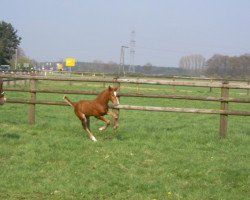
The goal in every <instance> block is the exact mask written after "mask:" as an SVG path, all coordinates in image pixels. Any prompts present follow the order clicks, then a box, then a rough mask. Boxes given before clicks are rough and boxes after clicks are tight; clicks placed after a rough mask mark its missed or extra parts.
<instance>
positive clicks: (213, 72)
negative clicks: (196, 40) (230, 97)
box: [179, 54, 250, 78]
mask: <svg viewBox="0 0 250 200" xmlns="http://www.w3.org/2000/svg"><path fill="white" fill-rule="evenodd" d="M179 67H180V68H182V69H183V70H185V71H186V73H187V74H188V73H189V74H193V75H201V74H202V75H206V76H218V77H224V78H225V77H235V78H249V77H250V54H244V55H241V56H232V57H231V56H227V55H220V54H216V55H214V56H212V57H211V58H209V59H208V60H206V59H205V58H204V57H203V56H202V55H189V56H183V57H182V58H181V59H180V62H179Z"/></svg>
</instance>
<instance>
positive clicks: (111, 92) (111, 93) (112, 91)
mask: <svg viewBox="0 0 250 200" xmlns="http://www.w3.org/2000/svg"><path fill="white" fill-rule="evenodd" d="M108 92H109V100H110V101H112V103H113V104H114V105H118V104H119V100H118V98H117V88H113V87H111V86H109V87H108Z"/></svg>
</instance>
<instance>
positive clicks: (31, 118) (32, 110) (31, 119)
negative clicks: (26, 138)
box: [28, 79, 36, 125]
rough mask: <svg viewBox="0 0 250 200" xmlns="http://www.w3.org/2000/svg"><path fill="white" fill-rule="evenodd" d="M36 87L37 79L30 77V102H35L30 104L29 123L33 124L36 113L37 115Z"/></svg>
mask: <svg viewBox="0 0 250 200" xmlns="http://www.w3.org/2000/svg"><path fill="white" fill-rule="evenodd" d="M35 89H36V80H35V79H30V102H33V103H32V104H30V106H29V119H28V120H29V124H30V125H33V124H35V115H36V110H35V106H36V104H35V103H34V101H35V100H36V92H34V90H35Z"/></svg>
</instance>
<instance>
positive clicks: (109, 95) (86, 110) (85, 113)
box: [64, 86, 119, 142]
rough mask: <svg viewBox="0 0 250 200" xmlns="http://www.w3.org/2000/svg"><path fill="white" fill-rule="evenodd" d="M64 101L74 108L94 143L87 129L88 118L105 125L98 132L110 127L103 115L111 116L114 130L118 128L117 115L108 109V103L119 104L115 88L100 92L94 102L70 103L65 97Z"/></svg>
mask: <svg viewBox="0 0 250 200" xmlns="http://www.w3.org/2000/svg"><path fill="white" fill-rule="evenodd" d="M64 100H65V101H66V102H67V103H68V104H69V105H70V106H72V107H73V108H74V110H75V114H76V116H77V117H78V118H79V119H80V121H81V122H82V126H83V128H84V130H85V131H87V133H88V137H89V138H90V139H91V140H92V141H94V142H96V141H97V140H96V138H95V136H94V135H93V134H92V133H91V131H90V129H89V117H90V116H94V117H95V118H97V119H100V120H102V121H104V122H105V123H106V125H105V126H103V127H101V128H99V130H100V131H103V130H105V129H106V128H107V127H108V126H109V125H110V120H108V119H106V118H105V117H104V115H111V116H112V117H113V119H114V129H116V128H118V115H117V114H116V113H114V112H110V111H109V108H108V102H109V101H112V103H113V104H114V105H118V104H119V100H118V98H117V88H113V87H111V86H109V87H108V89H106V90H104V91H102V92H101V93H100V94H99V95H98V96H97V98H96V99H95V100H81V101H79V102H77V103H73V102H71V101H70V100H69V99H68V98H67V97H66V96H64Z"/></svg>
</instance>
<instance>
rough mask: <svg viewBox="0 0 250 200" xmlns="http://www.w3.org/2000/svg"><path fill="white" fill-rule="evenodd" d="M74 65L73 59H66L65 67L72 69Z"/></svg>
mask: <svg viewBox="0 0 250 200" xmlns="http://www.w3.org/2000/svg"><path fill="white" fill-rule="evenodd" d="M75 65H76V60H75V59H74V58H66V66H67V67H74V66H75Z"/></svg>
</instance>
